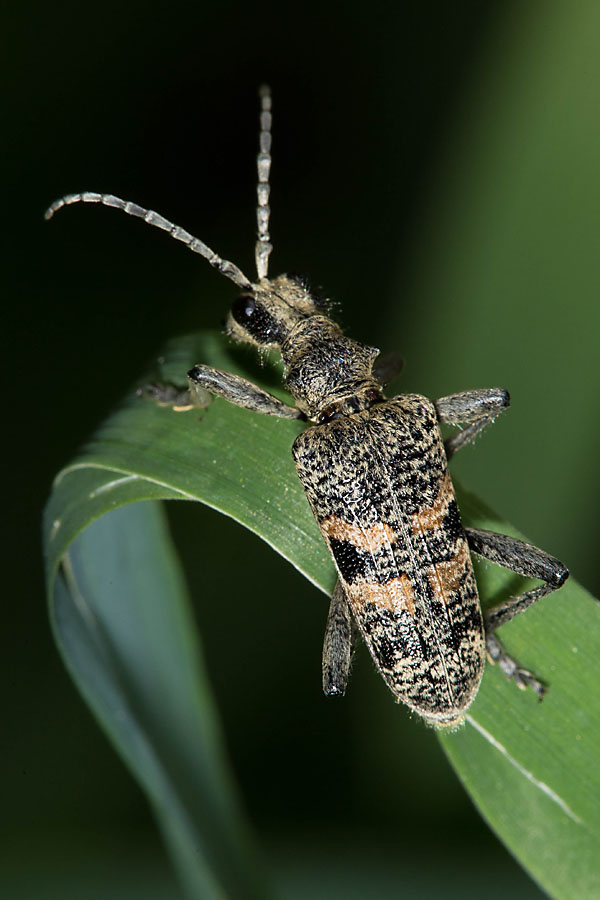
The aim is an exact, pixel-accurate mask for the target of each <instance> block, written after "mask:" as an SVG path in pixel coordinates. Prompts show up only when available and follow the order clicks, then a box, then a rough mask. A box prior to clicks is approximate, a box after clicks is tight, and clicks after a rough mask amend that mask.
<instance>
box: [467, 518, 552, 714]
mask: <svg viewBox="0 0 600 900" xmlns="http://www.w3.org/2000/svg"><path fill="white" fill-rule="evenodd" d="M465 530H466V533H467V540H468V542H469V547H470V549H471V550H472V551H473V552H474V553H476V554H478V555H479V556H483V557H485V559H489V560H490V561H491V562H495V563H497V564H498V565H500V566H503V567H504V568H505V569H510V570H511V571H513V572H517V573H518V574H519V575H524V576H526V577H530V578H539V579H541V581H542V582H543V583H542V584H541V585H540V586H539V587H537V588H534V589H533V590H531V591H527V592H526V593H524V594H519V596H517V597H509V599H508V600H503V601H502V602H500V603H497V604H496V605H495V606H493V607H492V608H491V609H489V610H488V611H487V612H486V613H485V614H484V624H485V639H486V649H487V653H488V657H489V659H490V661H491V662H493V663H498V665H499V666H500V669H501V670H502V672H504V674H505V675H506V677H507V678H510V679H511V681H514V682H515V684H516V685H517V686H518V687H520V688H522V689H525V688H528V687H530V688H532V690H534V691H535V692H536V694H537V695H538V696H539V698H540V700H541V699H542V697H543V696H544V693H545V691H546V688H545V686H544V685H543V684H542V683H541V681H539V680H538V679H537V678H536V677H535V675H533V674H532V673H531V672H529V671H527V669H523V668H521V666H520V665H519V664H518V662H517V661H516V660H514V659H513V658H512V657H511V656H510V655H509V654H508V653H507V652H506V650H505V649H504V647H503V646H502V644H501V642H500V641H499V640H498V638H497V637H496V634H495V632H496V630H497V629H498V628H500V626H501V625H504V624H506V622H510V620H511V619H514V617H515V616H517V615H518V614H519V613H521V612H523V611H524V610H526V609H527V608H528V607H530V606H532V605H533V604H534V603H536V602H537V601H538V600H540V599H541V598H542V597H544V596H546V594H551V593H552V592H553V591H555V590H557V589H558V588H559V587H561V585H563V584H564V582H565V581H566V580H567V578H568V577H569V571H568V569H567V568H565V566H564V565H563V564H562V563H561V562H559V560H557V559H555V558H554V557H553V556H550V554H549V553H545V552H544V551H543V550H539V549H538V548H537V547H534V546H533V545H532V544H527V543H525V541H520V540H518V539H517V538H513V537H510V536H508V535H505V534H496V533H495V532H493V531H482V530H479V529H475V528H467V529H465Z"/></svg>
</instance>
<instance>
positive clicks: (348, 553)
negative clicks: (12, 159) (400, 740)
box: [46, 88, 569, 727]
mask: <svg viewBox="0 0 600 900" xmlns="http://www.w3.org/2000/svg"><path fill="white" fill-rule="evenodd" d="M260 95H261V111H260V140H259V144H260V146H259V154H258V161H257V162H258V187H257V194H258V205H257V225H258V239H257V242H256V268H257V280H256V282H252V281H251V280H250V279H249V278H247V277H246V276H245V275H244V273H243V272H242V271H241V270H240V269H239V268H238V267H237V266H236V265H234V264H233V263H231V262H229V261H228V260H225V259H222V258H221V257H220V256H218V255H217V254H216V253H214V251H212V250H211V249H210V248H209V247H207V246H206V244H204V243H203V242H202V241H200V240H198V239H197V238H195V237H193V236H192V235H191V234H189V233H188V232H186V231H184V230H183V229H182V228H180V227H179V226H176V225H174V224H173V223H172V222H169V221H168V220H167V219H164V218H163V217H162V216H160V215H159V214H158V213H156V212H154V211H152V210H147V209H144V208H142V207H140V206H137V204H134V203H131V202H127V201H124V200H121V199H120V198H118V197H114V196H113V195H110V194H98V193H92V192H86V193H81V194H70V195H67V196H65V197H62V198H61V199H60V200H57V201H55V202H54V203H53V204H52V205H51V206H50V207H49V209H48V210H47V212H46V218H47V219H49V218H51V217H52V216H53V215H54V213H55V212H56V211H57V210H59V209H61V208H62V207H63V206H68V205H70V204H73V203H79V202H83V203H102V204H104V205H105V206H112V207H115V208H117V209H121V210H123V211H124V212H126V213H128V214H130V215H134V216H138V217H141V218H143V219H144V220H145V221H146V222H148V223H149V224H150V225H154V226H156V227H158V228H161V229H163V230H164V231H167V232H168V233H169V234H170V235H171V236H172V237H174V238H175V239H176V240H179V241H182V242H183V243H184V244H186V245H187V246H188V247H189V248H190V249H191V250H193V251H194V252H195V253H199V254H200V255H201V256H203V257H204V258H205V259H207V260H208V261H209V263H210V264H211V265H212V266H214V267H215V268H216V269H218V270H219V271H220V272H221V273H222V274H223V275H225V276H226V277H227V278H229V279H230V280H231V281H233V282H234V283H235V284H236V285H238V287H240V288H241V291H242V293H241V295H240V296H239V297H238V298H237V299H236V300H235V301H234V302H233V305H232V307H231V310H230V312H229V316H228V319H227V324H226V332H227V334H228V335H229V336H230V337H232V338H233V339H234V340H236V341H242V342H246V343H250V344H253V345H254V346H256V347H257V348H259V350H266V349H270V348H274V349H277V350H279V351H280V353H281V358H282V360H283V363H284V366H285V375H284V381H285V385H286V387H287V388H288V390H289V391H290V393H291V394H292V396H293V398H294V400H295V404H296V405H295V406H289V405H287V404H285V403H283V402H282V401H280V400H279V399H277V398H276V397H274V396H272V395H271V394H269V393H267V392H266V391H264V390H263V389H262V388H260V387H258V386H257V385H255V384H253V383H252V382H250V381H247V380H246V379H243V378H240V377H239V376H236V375H232V374H230V373H227V372H222V371H220V370H217V369H214V368H211V367H209V366H204V365H197V366H195V367H194V368H193V369H192V370H191V371H190V372H189V373H188V381H189V396H190V399H191V402H192V403H193V402H194V400H195V401H196V402H197V404H198V405H204V399H203V396H204V391H208V392H210V393H211V394H213V395H215V396H218V397H223V398H225V399H226V400H228V401H230V402H231V403H234V404H236V405H238V406H242V407H245V408H247V409H250V410H253V411H254V412H258V413H264V414H266V415H272V416H280V417H284V418H294V419H302V420H305V421H308V422H309V423H310V424H309V427H307V428H306V430H305V431H303V432H302V433H301V434H300V435H299V436H298V437H297V438H296V440H295V441H294V444H293V447H292V453H293V458H294V462H295V465H296V470H297V472H298V477H299V478H300V481H301V483H302V485H303V487H304V490H305V492H306V496H307V498H308V502H309V504H310V506H311V508H312V511H313V513H314V515H315V517H316V520H317V522H318V525H319V528H320V530H321V534H322V536H323V538H324V540H325V542H326V543H327V545H328V546H329V549H330V551H331V556H332V558H333V561H334V563H335V566H336V568H337V572H338V576H339V577H338V581H337V585H336V587H335V590H334V592H333V596H332V598H331V604H330V609H329V615H328V619H327V626H326V631H325V641H324V646H323V690H324V691H325V693H326V694H328V695H336V694H337V695H339V694H343V693H344V692H345V689H346V683H347V680H348V674H349V670H350V658H351V650H352V642H353V633H354V632H355V631H356V630H357V629H358V631H359V632H360V634H361V635H362V637H363V639H364V641H365V643H366V645H367V647H368V649H369V651H370V653H371V656H372V658H373V660H374V662H375V665H376V666H377V668H378V670H379V672H380V673H381V675H382V676H383V679H384V681H385V682H386V684H387V685H388V687H389V688H390V689H391V691H392V693H393V694H394V696H395V697H396V699H397V700H398V701H402V702H404V703H405V704H406V705H407V706H408V707H409V708H410V709H411V710H413V711H414V712H416V713H418V714H419V715H420V716H422V718H423V719H424V720H425V721H426V722H427V723H428V724H430V725H433V726H435V727H444V726H446V727H456V726H458V725H459V724H460V723H461V722H462V720H463V719H464V716H465V713H466V711H467V710H468V708H469V706H470V705H471V703H472V702H473V699H474V698H475V695H476V694H477V690H478V688H479V684H480V681H481V677H482V672H483V666H484V658H485V652H486V650H487V654H488V656H489V658H490V659H491V660H492V661H493V662H497V663H498V664H499V665H500V667H501V669H502V671H503V672H504V673H505V674H506V675H507V676H508V677H509V678H510V679H512V680H513V681H514V682H515V683H516V684H517V685H518V686H519V687H521V688H526V687H530V688H532V689H533V690H534V691H535V692H536V693H537V694H538V696H539V697H540V698H541V697H542V696H543V694H544V691H545V687H544V686H543V684H542V683H541V682H540V681H538V679H537V678H536V677H535V676H534V675H533V674H532V673H530V672H528V671H527V670H526V669H523V668H521V667H520V666H519V665H518V663H517V662H516V661H515V660H514V659H512V657H510V656H509V655H508V654H507V653H506V651H505V650H504V648H503V647H502V644H501V643H500V641H499V640H498V637H497V635H496V632H497V629H498V627H499V626H500V625H503V624H505V623H506V622H508V621H510V620H511V619H512V618H514V616H516V615H517V614H518V613H520V612H522V611H523V610H525V609H527V607H529V606H531V605H532V604H533V603H535V602H536V601H537V600H539V599H540V598H541V597H543V596H544V595H546V594H549V593H550V592H552V591H554V590H556V589H557V588H558V587H560V586H561V585H562V584H563V583H564V581H565V580H566V578H567V577H568V574H569V573H568V570H567V569H566V568H565V566H563V564H562V563H561V562H559V561H558V560H556V559H554V558H553V557H552V556H549V555H548V554H547V553H545V552H544V551H542V550H539V549H538V548H537V547H533V546H532V545H530V544H526V543H524V542H523V541H519V540H517V539H515V538H512V537H509V536H507V535H502V534H496V533H494V532H490V531H482V530H479V529H473V528H465V527H464V526H463V524H462V522H461V518H460V513H459V510H458V506H457V504H456V499H455V496H454V489H453V486H452V482H451V479H450V475H449V472H448V465H447V461H448V459H449V458H450V457H451V456H452V455H453V454H454V453H456V452H457V450H459V449H460V448H461V447H464V446H465V444H468V443H469V442H471V441H472V440H473V439H474V438H475V436H476V435H478V434H479V433H480V432H481V431H482V429H483V428H485V426H486V425H488V424H490V423H491V422H493V421H494V419H495V418H496V417H497V416H498V415H499V414H500V413H501V412H502V411H503V410H505V409H506V408H507V407H508V406H509V402H510V401H509V395H508V392H507V391H505V390H502V389H500V388H490V389H485V390H472V391H462V392H460V393H456V394H451V395H449V396H447V397H442V398H440V399H438V400H436V401H434V402H432V401H431V400H428V399H427V398H426V397H422V396H420V395H417V394H400V395H398V396H396V397H393V398H391V399H386V398H385V396H384V393H383V383H384V381H388V380H390V378H391V375H392V374H393V371H392V370H393V368H394V367H393V365H392V366H390V364H389V363H388V364H387V365H381V364H380V363H379V361H378V356H379V351H378V350H377V349H375V348H373V347H368V346H366V345H365V344H361V343H359V342H357V341H354V340H352V339H351V338H349V337H346V336H345V335H344V334H343V332H342V330H341V329H340V327H339V326H338V325H337V324H336V323H335V322H334V321H333V320H332V319H331V317H330V315H329V310H328V307H327V304H326V303H325V302H323V301H321V300H320V299H319V298H318V297H317V296H316V295H315V294H314V293H313V292H311V290H310V288H309V286H308V284H307V282H305V281H304V280H303V279H300V278H296V277H293V276H288V275H279V276H278V277H276V278H269V277H268V262H269V255H270V253H271V250H272V245H271V243H270V237H269V216H270V207H269V191H270V186H269V172H270V166H271V95H270V91H269V90H268V88H262V89H261V92H260ZM386 370H387V371H386ZM159 394H160V391H155V396H157V398H158V399H160V397H159V396H158V395H159ZM168 396H169V394H168V392H165V397H168ZM440 423H445V424H449V425H455V426H461V427H462V429H463V430H461V431H459V432H458V433H456V434H455V435H454V436H453V437H451V438H449V439H448V440H446V441H445V442H444V441H443V439H442V436H441V433H440V428H439V426H440ZM471 552H473V553H476V554H478V555H480V556H483V557H485V558H487V559H489V560H491V561H493V562H495V563H498V564H499V565H501V566H504V567H506V568H508V569H511V570H512V571H514V572H517V573H519V574H521V575H525V576H531V577H534V578H538V579H541V581H542V582H543V583H542V584H541V585H540V586H539V587H537V588H534V589H533V590H530V591H527V592H526V593H524V594H521V595H519V596H517V597H512V598H510V599H508V600H506V601H503V602H501V603H499V604H497V605H496V606H494V607H492V608H491V609H490V610H488V611H487V612H486V613H485V614H483V613H482V611H481V607H480V604H479V598H478V594H477V584H476V581H475V575H474V572H473V566H472V562H471V555H470V554H471Z"/></svg>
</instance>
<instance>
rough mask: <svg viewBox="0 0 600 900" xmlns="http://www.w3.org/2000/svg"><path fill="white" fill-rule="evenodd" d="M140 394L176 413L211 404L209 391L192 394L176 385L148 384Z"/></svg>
mask: <svg viewBox="0 0 600 900" xmlns="http://www.w3.org/2000/svg"><path fill="white" fill-rule="evenodd" d="M138 394H139V395H140V396H145V397H150V399H151V400H154V401H155V402H156V403H158V405H159V406H170V407H171V409H173V410H174V411H175V412H187V411H188V410H190V409H195V408H197V407H205V406H208V404H209V403H210V394H209V393H208V391H203V390H198V391H195V392H194V393H192V391H191V390H190V389H189V388H179V387H176V386H175V385H174V384H158V383H156V382H155V383H153V384H147V385H145V386H144V387H143V388H140V389H139V390H138Z"/></svg>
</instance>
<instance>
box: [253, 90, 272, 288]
mask: <svg viewBox="0 0 600 900" xmlns="http://www.w3.org/2000/svg"><path fill="white" fill-rule="evenodd" d="M259 96H260V135H259V138H258V148H259V149H258V156H257V157H256V168H257V170H258V184H257V186H256V195H257V198H258V206H257V207H256V224H257V226H258V227H257V232H258V240H257V241H256V272H257V274H258V280H259V281H261V280H262V279H263V278H266V277H267V272H268V270H269V256H270V254H271V250H272V249H273V244H271V243H270V235H269V216H270V215H271V207H270V206H269V194H270V192H271V187H270V185H269V173H270V171H271V121H272V116H271V89H270V88H268V87H266V85H264V86H263V87H261V89H260V91H259Z"/></svg>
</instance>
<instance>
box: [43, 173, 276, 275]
mask: <svg viewBox="0 0 600 900" xmlns="http://www.w3.org/2000/svg"><path fill="white" fill-rule="evenodd" d="M72 203H102V204H103V205H104V206H112V207H114V209H121V210H123V212H124V213H127V215H128V216H136V217H137V218H139V219H143V220H144V221H145V222H147V223H148V225H153V226H154V227H155V228H161V229H162V230H163V231H166V232H167V233H168V234H170V236H171V237H172V238H175V240H176V241H181V242H182V244H185V245H186V247H189V249H190V250H192V251H193V252H194V253H199V254H200V256H203V257H204V259H207V260H208V262H209V263H210V264H211V266H214V267H215V269H218V270H219V272H220V273H221V274H222V275H225V277H226V278H229V280H230V281H233V282H235V284H237V285H238V286H239V287H241V288H244V290H248V288H251V286H252V285H251V282H250V279H249V278H246V276H245V275H244V273H243V272H242V270H241V269H238V267H237V266H236V265H235V264H234V263H232V262H229V260H228V259H221V257H220V256H218V255H217V254H216V253H215V252H214V250H211V249H210V247H207V246H206V244H205V243H203V242H202V241H200V240H198V238H195V237H194V236H193V235H192V234H189V233H188V232H187V231H184V230H183V228H180V227H179V225H174V224H173V222H169V220H168V219H165V218H164V217H163V216H161V215H159V214H158V213H157V212H154V210H153V209H144V208H143V207H142V206H138V205H137V203H131V201H129V200H121V198H120V197H114V196H113V195H112V194H96V193H93V192H92V191H85V192H84V193H82V194H67V195H66V196H64V197H61V198H60V199H59V200H55V201H54V203H52V204H51V205H50V206H49V207H48V209H47V210H46V212H45V213H44V218H45V219H51V218H52V216H53V215H54V213H55V212H58V210H59V209H62V208H63V206H71V204H72ZM267 218H268V216H267ZM267 255H268V254H267Z"/></svg>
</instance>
